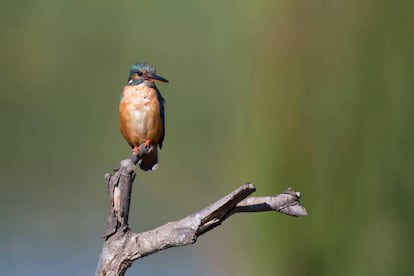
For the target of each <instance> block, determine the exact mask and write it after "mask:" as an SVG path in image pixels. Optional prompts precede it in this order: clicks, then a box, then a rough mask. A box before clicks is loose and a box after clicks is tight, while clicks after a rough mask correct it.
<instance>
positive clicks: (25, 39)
mask: <svg viewBox="0 0 414 276" xmlns="http://www.w3.org/2000/svg"><path fill="white" fill-rule="evenodd" d="M413 10H414V4H413V2H412V1H374V0H368V1H363V2H360V1H347V2H346V3H344V2H343V1H287V0H280V1H270V0H268V1H208V2H205V1H204V2H202V1H174V2H173V1H171V2H167V1H145V2H143V1H73V0H72V1H63V0H61V1H24V0H23V1H14V2H11V1H10V2H8V3H3V5H2V9H1V10H0V22H1V24H0V30H1V43H0V62H1V67H0V68H1V69H0V70H1V74H0V81H1V84H2V89H1V90H2V92H1V95H0V103H1V109H0V112H1V113H0V120H1V121H0V122H1V126H2V128H1V136H0V141H1V145H2V153H1V158H0V162H1V163H0V164H1V179H2V183H1V192H0V214H1V218H2V220H1V223H0V225H1V227H0V274H1V275H92V274H93V273H94V271H95V267H96V264H97V261H98V257H99V253H100V250H101V245H102V239H101V238H100V237H101V235H102V234H103V233H104V231H105V227H106V216H107V214H108V211H109V203H108V197H107V194H106V186H105V182H104V180H103V175H104V173H106V172H108V171H109V170H110V169H112V168H114V167H116V166H117V165H118V162H119V160H121V159H123V158H126V157H127V156H128V154H129V152H130V149H129V147H128V146H127V144H126V142H125V141H124V140H123V138H122V137H121V135H120V133H119V130H118V102H119V94H120V91H121V89H122V86H123V85H125V83H126V81H127V75H128V68H129V66H130V65H131V64H132V63H134V62H137V61H145V62H148V63H150V64H152V65H153V66H155V67H156V68H157V72H158V73H159V74H160V75H161V76H164V77H166V78H168V79H169V80H170V81H171V82H170V83H169V84H165V85H164V84H161V85H159V88H160V90H161V92H162V94H163V96H164V97H165V98H166V100H167V106H166V125H167V131H166V140H165V142H164V148H163V149H162V151H161V152H160V169H159V170H157V171H156V172H153V173H142V172H139V174H138V175H137V179H136V182H135V184H134V194H133V198H132V207H131V208H132V210H131V214H130V223H131V227H132V228H133V229H134V230H135V231H144V230H149V229H151V228H154V227H156V226H159V225H161V224H164V223H165V222H167V221H171V220H175V219H179V218H181V217H184V216H185V215H188V214H190V213H192V212H194V211H197V210H199V209H201V208H203V207H204V206H206V205H207V204H209V203H211V202H213V201H215V200H216V199H218V198H219V197H221V196H222V195H224V194H226V193H227V192H230V191H232V190H233V189H235V188H237V187H238V186H239V185H241V184H243V183H245V182H248V181H252V182H254V183H255V184H256V186H257V188H258V191H257V195H268V194H276V193H279V192H281V191H283V190H284V189H286V188H287V187H293V188H294V189H296V190H298V191H300V192H302V196H303V199H302V203H303V205H304V206H305V207H306V208H307V210H308V212H309V216H308V217H306V218H303V219H295V218H291V217H285V216H283V215H280V214H277V213H261V214H254V215H249V214H245V215H237V216H234V217H232V218H230V219H229V220H228V221H226V222H225V223H224V225H222V226H221V227H219V228H217V229H215V230H214V231H212V232H209V233H207V234H206V235H204V236H202V237H201V238H200V239H199V240H198V242H197V243H196V244H195V245H194V246H190V247H184V248H174V249H169V250H167V251H165V252H162V253H159V254H156V255H153V256H150V257H147V258H144V259H142V260H140V261H138V262H136V263H134V264H133V267H132V268H131V269H130V270H129V271H128V273H127V274H128V275H138V274H139V275H409V274H410V273H412V270H413V269H414V265H413V264H412V260H413V259H414V238H413V235H412V233H413V232H414V220H413V216H412V214H411V211H412V210H413V204H412V202H413V200H414V185H413V182H414V124H413V118H414V108H413V104H414V77H413V72H414V51H413V49H414V34H413V29H412V26H413V23H414V22H413V19H412V18H413V16H412V12H413Z"/></svg>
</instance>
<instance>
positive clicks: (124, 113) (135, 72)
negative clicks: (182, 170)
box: [119, 63, 169, 171]
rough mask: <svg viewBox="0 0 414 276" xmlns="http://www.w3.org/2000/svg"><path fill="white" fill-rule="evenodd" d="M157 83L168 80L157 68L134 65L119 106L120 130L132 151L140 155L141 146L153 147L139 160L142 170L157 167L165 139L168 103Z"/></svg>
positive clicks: (143, 64)
mask: <svg viewBox="0 0 414 276" xmlns="http://www.w3.org/2000/svg"><path fill="white" fill-rule="evenodd" d="M156 82H164V83H167V82H169V81H168V80H167V79H165V78H163V77H161V76H159V75H157V73H156V71H155V68H154V67H152V66H151V65H149V64H147V63H135V64H133V65H132V66H131V67H130V70H129V76H128V82H127V84H126V86H124V88H123V89H122V92H121V100H120V103H119V126H120V130H121V133H122V135H123V137H124V138H125V140H126V141H127V143H128V144H129V145H130V146H131V148H132V150H133V152H134V153H135V154H138V153H139V145H140V144H142V143H145V146H146V147H147V148H149V147H152V151H151V152H150V153H148V154H146V155H143V156H142V159H141V160H140V161H139V167H140V168H141V169H142V170H143V171H152V170H155V169H157V168H158V166H159V165H158V147H159V148H160V149H161V148H162V145H163V141H164V136H165V113H164V106H165V100H164V98H163V97H162V95H161V93H160V91H159V90H158V89H157V87H156V86H155V83H156Z"/></svg>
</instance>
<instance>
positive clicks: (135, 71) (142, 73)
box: [128, 63, 168, 85]
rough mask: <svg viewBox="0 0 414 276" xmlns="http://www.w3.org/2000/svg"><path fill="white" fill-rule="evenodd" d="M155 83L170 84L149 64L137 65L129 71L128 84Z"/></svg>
mask: <svg viewBox="0 0 414 276" xmlns="http://www.w3.org/2000/svg"><path fill="white" fill-rule="evenodd" d="M154 82H168V80H167V79H165V78H163V77H161V76H158V75H157V74H156V72H155V69H154V67H152V66H151V65H149V64H147V63H135V64H134V65H132V66H131V68H130V70H129V77H128V84H130V85H131V84H132V85H137V84H141V83H147V84H149V85H153V83H154Z"/></svg>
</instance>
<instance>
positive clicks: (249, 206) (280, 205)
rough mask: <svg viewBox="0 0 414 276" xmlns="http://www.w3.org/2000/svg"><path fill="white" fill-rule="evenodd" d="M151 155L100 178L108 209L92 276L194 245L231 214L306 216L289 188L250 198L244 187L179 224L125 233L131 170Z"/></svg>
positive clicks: (121, 271)
mask: <svg viewBox="0 0 414 276" xmlns="http://www.w3.org/2000/svg"><path fill="white" fill-rule="evenodd" d="M150 150H151V149H148V148H145V146H143V145H141V146H140V153H141V155H140V156H135V155H132V156H131V157H130V159H126V160H122V161H121V165H120V168H119V169H117V170H115V173H114V174H113V175H110V174H107V175H106V176H105V178H106V179H107V182H108V189H109V191H108V193H109V196H110V198H111V204H112V208H111V213H110V215H109V217H108V228H107V231H106V234H105V242H104V245H103V249H102V253H101V256H100V260H99V263H98V267H97V270H96V275H99V276H101V275H102V276H103V275H105V276H110V275H114V276H115V275H117V276H118V275H124V274H125V272H126V270H127V268H128V267H129V266H130V265H131V264H132V262H134V261H135V260H137V259H139V258H142V257H145V256H148V255H150V254H153V253H156V252H158V251H161V250H164V249H166V248H170V247H177V246H184V245H188V244H193V243H195V242H196V241H197V238H198V237H199V236H201V235H202V234H204V233H206V232H208V231H210V230H211V229H213V228H215V227H217V226H218V225H220V224H221V223H222V222H223V221H224V220H226V219H227V218H228V217H230V216H231V215H234V214H236V213H242V212H263V211H277V212H280V213H282V214H285V215H289V216H295V217H302V216H306V215H307V213H306V209H305V208H304V207H302V206H301V205H300V202H299V199H300V193H299V192H295V191H293V190H292V189H290V188H289V189H288V190H287V191H285V192H283V193H281V194H279V195H275V196H265V197H252V196H250V195H251V194H252V193H253V192H255V191H256V188H255V186H254V185H253V184H252V183H247V184H244V185H242V186H241V187H239V188H238V189H236V190H235V191H233V192H231V193H230V194H228V195H226V196H224V197H223V198H221V199H219V200H218V201H216V202H214V203H212V204H210V205H209V206H207V207H206V208H204V209H202V210H200V211H198V212H196V213H194V214H191V215H189V216H187V217H185V218H183V219H180V220H177V221H173V222H169V223H167V224H164V225H162V226H160V227H158V228H156V229H153V230H150V231H147V232H142V233H134V232H132V231H131V230H130V229H129V228H128V213H129V204H130V198H131V188H132V182H133V180H134V178H135V165H136V164H137V163H138V161H139V160H140V158H141V157H142V155H143V154H146V153H148V152H149V151H150Z"/></svg>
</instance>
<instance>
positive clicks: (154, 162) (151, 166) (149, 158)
mask: <svg viewBox="0 0 414 276" xmlns="http://www.w3.org/2000/svg"><path fill="white" fill-rule="evenodd" d="M139 167H140V168H141V170H143V171H153V170H156V169H158V146H157V145H153V147H152V151H151V153H150V154H147V155H144V156H142V159H141V161H140V162H139Z"/></svg>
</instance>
